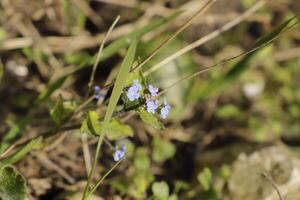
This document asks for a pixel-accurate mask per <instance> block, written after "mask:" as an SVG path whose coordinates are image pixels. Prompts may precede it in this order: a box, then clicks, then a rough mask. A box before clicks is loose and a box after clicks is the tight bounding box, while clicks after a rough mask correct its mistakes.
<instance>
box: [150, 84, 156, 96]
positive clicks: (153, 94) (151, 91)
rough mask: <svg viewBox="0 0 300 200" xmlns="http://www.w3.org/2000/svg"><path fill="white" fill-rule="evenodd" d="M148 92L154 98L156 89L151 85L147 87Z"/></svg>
mask: <svg viewBox="0 0 300 200" xmlns="http://www.w3.org/2000/svg"><path fill="white" fill-rule="evenodd" d="M148 91H149V92H150V94H151V96H153V97H156V96H157V93H158V88H156V87H153V86H152V85H149V86H148Z"/></svg>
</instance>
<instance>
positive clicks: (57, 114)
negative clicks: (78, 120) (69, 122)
mask: <svg viewBox="0 0 300 200" xmlns="http://www.w3.org/2000/svg"><path fill="white" fill-rule="evenodd" d="M75 108H76V105H75V103H74V102H72V101H66V102H64V100H63V98H62V97H61V96H59V97H58V99H57V101H56V103H55V105H54V106H53V107H52V108H50V115H51V118H52V120H53V121H54V122H55V123H56V124H57V125H60V124H61V123H62V122H63V121H64V120H65V119H67V118H68V117H69V116H70V114H71V113H72V112H73V111H74V109H75Z"/></svg>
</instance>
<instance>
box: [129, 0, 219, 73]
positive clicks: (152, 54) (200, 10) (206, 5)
mask: <svg viewBox="0 0 300 200" xmlns="http://www.w3.org/2000/svg"><path fill="white" fill-rule="evenodd" d="M215 1H216V0H209V1H207V2H206V3H205V4H204V6H203V7H201V8H200V9H199V10H198V11H197V12H196V13H195V14H194V15H193V16H192V17H191V18H190V19H189V20H187V22H186V23H185V24H183V25H182V26H181V27H180V28H179V29H178V30H177V31H176V32H175V33H174V34H173V35H171V36H170V37H169V38H167V39H166V40H165V41H163V42H162V43H161V44H160V45H159V46H158V47H157V48H156V49H155V50H154V51H153V52H152V53H151V54H150V55H149V56H148V57H146V58H145V59H144V60H143V61H142V62H141V63H139V64H138V65H137V66H135V67H134V68H133V69H132V70H131V71H137V70H139V69H140V68H141V67H142V66H144V65H145V64H146V63H147V62H148V61H149V60H151V59H152V58H153V57H154V56H155V55H156V54H157V53H158V52H159V51H160V50H161V49H162V48H164V47H165V46H167V45H168V44H169V43H170V42H171V41H172V40H173V39H174V38H176V37H177V36H178V35H179V34H180V33H181V32H182V31H184V30H185V29H186V28H187V27H189V26H190V25H191V23H192V22H193V21H194V20H195V19H197V17H199V16H200V15H201V14H202V13H203V12H205V11H206V10H207V9H208V8H209V7H210V6H211V5H212V4H213V3H214V2H215Z"/></svg>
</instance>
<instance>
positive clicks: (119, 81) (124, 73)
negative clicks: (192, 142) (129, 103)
mask: <svg viewBox="0 0 300 200" xmlns="http://www.w3.org/2000/svg"><path fill="white" fill-rule="evenodd" d="M136 47H137V40H136V39H134V40H133V41H132V43H131V45H130V47H129V49H128V52H127V54H126V56H125V58H124V60H123V62H122V64H121V68H120V70H119V73H118V75H117V78H116V81H115V85H114V88H113V91H112V94H111V97H110V100H109V103H108V107H107V111H106V113H105V116H104V121H103V123H104V127H106V126H107V125H108V124H109V121H110V119H111V117H112V115H113V112H114V110H115V107H116V105H117V103H118V101H119V98H120V96H121V94H122V91H123V88H124V87H125V84H126V78H127V77H128V74H129V71H130V69H131V67H132V64H133V61H134V57H135V52H136Z"/></svg>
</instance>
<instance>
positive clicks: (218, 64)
mask: <svg viewBox="0 0 300 200" xmlns="http://www.w3.org/2000/svg"><path fill="white" fill-rule="evenodd" d="M298 24H299V21H298V20H297V21H296V22H295V23H293V24H292V25H290V26H289V27H287V28H286V29H285V30H284V31H283V32H282V33H281V34H279V35H278V36H276V37H274V38H273V39H271V40H269V41H268V42H266V43H264V44H262V45H259V46H257V47H254V48H252V49H250V50H249V51H246V52H242V53H240V54H238V55H235V56H233V57H230V58H227V59H224V60H222V61H220V62H218V63H216V64H213V65H211V66H209V67H206V68H204V69H201V70H199V71H198V72H196V73H193V74H190V75H187V76H185V77H183V78H181V79H179V80H178V81H176V82H174V83H173V84H171V85H170V86H168V87H166V88H165V89H164V90H162V91H161V92H160V93H159V95H162V94H164V93H166V92H167V91H168V90H170V89H171V88H173V87H174V86H176V85H178V84H180V83H182V82H184V81H187V80H190V79H192V78H195V77H197V76H198V75H200V74H203V73H204V72H207V71H210V70H212V69H214V68H217V67H218V66H222V65H224V64H226V63H228V62H230V61H232V60H235V59H237V58H239V57H242V56H246V55H248V54H249V53H252V52H254V51H256V50H258V49H261V48H263V47H265V46H268V45H269V44H271V43H272V42H273V41H274V40H276V39H278V38H279V37H280V36H281V35H283V34H284V33H286V32H287V31H290V30H292V29H293V28H295V26H297V25H298Z"/></svg>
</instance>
